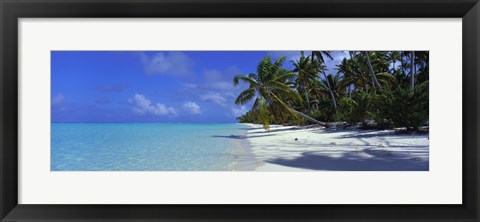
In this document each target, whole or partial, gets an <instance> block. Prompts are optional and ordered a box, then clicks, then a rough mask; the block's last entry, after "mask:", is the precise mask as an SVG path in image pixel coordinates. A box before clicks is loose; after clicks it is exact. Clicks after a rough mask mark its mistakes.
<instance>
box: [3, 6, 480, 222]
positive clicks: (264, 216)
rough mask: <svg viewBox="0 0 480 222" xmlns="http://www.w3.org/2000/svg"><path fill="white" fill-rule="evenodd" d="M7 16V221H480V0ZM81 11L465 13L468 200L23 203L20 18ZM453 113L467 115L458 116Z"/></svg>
mask: <svg viewBox="0 0 480 222" xmlns="http://www.w3.org/2000/svg"><path fill="white" fill-rule="evenodd" d="M0 15H1V21H0V29H1V38H0V45H1V46H0V48H1V54H0V56H1V59H0V67H1V71H0V72H1V74H0V84H1V85H0V132H1V133H0V178H1V179H0V180H1V181H0V195H1V196H0V218H1V221H156V220H158V221H191V220H199V221H200V220H201V221H263V220H268V221H372V220H377V221H479V217H480V216H479V215H480V211H479V208H480V206H479V197H480V196H479V194H480V192H479V183H478V181H479V160H480V156H479V152H478V147H479V146H478V145H479V141H478V135H479V134H478V133H479V131H478V127H479V118H478V117H479V102H478V99H479V86H480V85H479V74H480V72H479V71H480V70H479V61H480V56H479V54H480V44H479V41H480V36H479V35H480V4H479V1H478V0H297V1H294V0H288V1H285V0H257V1H253V0H243V1H239V0H222V1H220V0H142V1H136V0H118V1H109V0H99V1H94V0H63V1H59V0H37V1H34V0H0ZM77 17H81V18H83V17H85V18H107V17H108V18H123V17H126V18H131V17H214V18H226V17H258V18H266V17H269V18H270V17H271V18H277V17H286V18H294V17H303V18H311V17H334V18H340V17H347V18H352V17H362V18H364V17H371V18H387V17H388V18H445V17H448V18H463V19H462V20H463V23H462V32H463V33H462V35H463V37H462V38H463V39H462V40H463V43H462V44H463V52H462V53H463V55H462V56H463V66H462V69H463V73H462V84H463V89H462V93H463V101H462V102H463V105H462V108H463V118H462V122H463V147H462V149H463V171H462V173H463V181H462V183H463V196H462V197H463V204H461V205H26V204H18V197H17V193H18V155H17V150H18V130H19V127H18V121H17V120H18V79H17V78H18V74H17V73H18V68H17V64H18V23H17V21H18V19H19V18H77ZM445 44H448V43H445ZM450 120H453V121H460V120H459V119H455V118H453V119H450ZM438 195H442V194H441V193H439V194H438Z"/></svg>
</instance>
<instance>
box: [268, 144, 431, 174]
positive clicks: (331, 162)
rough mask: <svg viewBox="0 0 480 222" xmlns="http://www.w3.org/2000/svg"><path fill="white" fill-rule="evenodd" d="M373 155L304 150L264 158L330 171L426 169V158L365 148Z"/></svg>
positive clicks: (279, 163) (310, 168) (271, 161)
mask: <svg viewBox="0 0 480 222" xmlns="http://www.w3.org/2000/svg"><path fill="white" fill-rule="evenodd" d="M362 152H365V153H367V154H369V155H371V156H373V157H370V158H366V157H364V156H361V155H359V152H348V153H346V154H344V155H342V156H340V157H331V156H326V155H321V154H318V153H316V152H304V153H302V155H301V156H300V157H297V158H293V159H284V158H277V159H271V160H265V162H267V163H272V164H277V165H282V166H287V167H295V168H303V169H309V170H332V171H428V170H429V163H428V160H427V159H422V158H412V156H394V155H392V154H391V153H389V152H385V151H378V150H372V149H366V150H364V151H362Z"/></svg>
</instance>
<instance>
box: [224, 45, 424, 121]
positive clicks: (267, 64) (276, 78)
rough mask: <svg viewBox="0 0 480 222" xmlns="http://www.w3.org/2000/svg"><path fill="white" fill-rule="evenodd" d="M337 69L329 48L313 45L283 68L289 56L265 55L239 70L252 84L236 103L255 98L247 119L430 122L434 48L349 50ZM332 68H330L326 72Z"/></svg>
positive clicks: (241, 79)
mask: <svg viewBox="0 0 480 222" xmlns="http://www.w3.org/2000/svg"><path fill="white" fill-rule="evenodd" d="M348 55H349V57H347V58H344V59H343V60H342V61H341V62H340V64H338V65H337V66H336V67H335V68H334V69H333V70H328V69H327V67H326V60H333V57H332V52H330V51H313V52H312V53H308V55H305V53H304V52H301V57H300V58H299V59H298V60H295V61H289V62H291V63H292V65H293V67H294V68H293V69H292V70H288V69H286V68H284V67H283V66H284V63H285V62H287V61H286V58H285V57H280V58H278V59H277V60H275V61H272V59H271V57H269V56H266V57H264V58H263V59H262V60H261V61H260V62H259V64H258V66H257V71H256V73H250V74H248V75H243V74H240V75H237V76H235V77H234V79H233V83H234V85H235V86H237V85H238V84H239V83H240V82H242V83H244V84H247V85H248V88H247V89H245V90H244V91H243V92H241V93H240V94H239V95H238V97H237V99H236V100H235V103H236V104H237V105H242V104H246V103H247V102H249V101H252V100H253V101H254V102H253V106H252V109H251V110H250V111H249V112H247V113H246V114H245V115H242V116H240V117H238V118H237V119H238V121H239V122H242V123H258V124H263V125H264V127H265V128H266V129H268V128H269V125H270V124H310V123H313V124H320V125H323V126H326V125H328V124H327V123H328V122H346V123H348V124H350V125H354V124H359V125H360V126H361V127H375V128H392V127H406V128H407V129H418V127H420V126H423V125H427V124H428V112H429V110H428V101H429V97H428V91H429V90H428V86H429V85H428V75H429V73H428V72H429V71H428V70H429V67H428V65H429V59H428V58H429V54H428V52H426V51H370V52H367V51H348ZM327 73H328V74H327Z"/></svg>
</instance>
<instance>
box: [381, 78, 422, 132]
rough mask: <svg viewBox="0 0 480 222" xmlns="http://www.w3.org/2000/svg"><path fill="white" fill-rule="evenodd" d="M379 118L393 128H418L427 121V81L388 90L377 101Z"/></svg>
mask: <svg viewBox="0 0 480 222" xmlns="http://www.w3.org/2000/svg"><path fill="white" fill-rule="evenodd" d="M378 107H379V114H378V116H379V117H380V118H383V119H385V120H387V121H390V122H391V124H392V126H393V127H409V128H418V127H419V126H422V125H424V124H425V123H426V122H427V121H428V113H429V110H428V81H426V82H424V83H422V84H420V85H417V86H415V89H414V92H413V93H412V91H411V90H410V89H409V88H400V87H398V88H396V89H388V90H386V91H385V92H384V93H383V94H382V95H380V96H379V99H378Z"/></svg>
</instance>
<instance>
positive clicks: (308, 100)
mask: <svg viewBox="0 0 480 222" xmlns="http://www.w3.org/2000/svg"><path fill="white" fill-rule="evenodd" d="M303 91H305V98H306V99H307V109H308V110H310V98H308V91H307V87H306V86H303Z"/></svg>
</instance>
